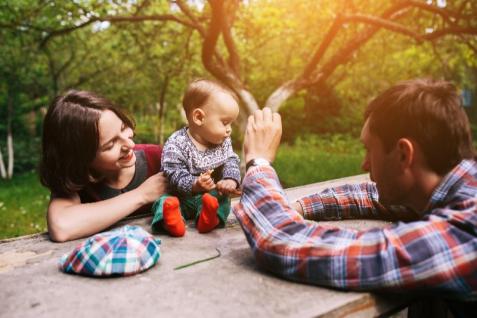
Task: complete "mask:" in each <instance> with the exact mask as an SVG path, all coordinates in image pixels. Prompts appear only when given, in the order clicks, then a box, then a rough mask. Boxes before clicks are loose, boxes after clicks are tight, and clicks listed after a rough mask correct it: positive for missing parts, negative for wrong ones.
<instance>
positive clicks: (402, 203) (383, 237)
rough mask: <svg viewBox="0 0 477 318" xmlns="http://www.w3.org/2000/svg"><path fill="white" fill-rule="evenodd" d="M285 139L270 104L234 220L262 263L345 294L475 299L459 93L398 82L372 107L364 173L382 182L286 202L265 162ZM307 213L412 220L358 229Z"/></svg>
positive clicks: (475, 208) (469, 154) (252, 141)
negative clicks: (392, 293) (422, 294)
mask: <svg viewBox="0 0 477 318" xmlns="http://www.w3.org/2000/svg"><path fill="white" fill-rule="evenodd" d="M280 137H281V119H280V116H279V115H278V114H275V113H273V114H272V112H271V111H270V109H267V108H265V109H263V111H257V112H255V114H254V115H252V116H250V118H249V121H248V126H247V131H246V136H245V144H244V150H245V160H246V162H247V173H246V176H245V178H244V180H243V189H242V197H241V200H240V203H239V204H238V205H236V206H235V207H234V213H235V215H236V217H237V219H238V220H239V222H240V224H241V225H242V228H243V231H244V233H245V235H246V237H247V240H248V242H249V244H250V246H251V248H252V251H253V254H254V256H255V259H256V261H257V263H258V264H259V265H260V266H261V267H262V268H264V269H266V270H268V271H270V272H273V273H275V274H276V275H279V276H282V277H284V278H287V279H290V280H294V281H299V282H305V283H311V284H317V285H322V286H330V287H335V288H341V289H350V290H367V291H378V290H379V291H416V292H426V293H427V292H428V293H430V294H431V295H440V296H452V297H459V298H461V299H469V298H472V297H474V296H476V295H477V163H476V162H475V161H474V149H473V146H472V138H471V133H470V127H469V123H468V119H467V117H466V115H465V112H464V111H463V109H462V107H461V106H460V98H459V96H458V94H457V92H456V89H455V88H454V86H452V85H451V84H449V83H447V82H444V81H432V80H412V81H407V82H402V83H399V84H398V85H396V86H394V87H391V88H389V89H388V90H387V91H385V92H384V93H383V94H381V95H380V96H378V97H377V98H376V99H374V100H373V101H372V102H371V103H370V104H369V105H368V107H367V109H366V112H365V123H364V126H363V129H362V132H361V140H362V142H363V144H364V147H365V148H366V156H365V159H364V161H363V165H362V167H363V169H364V170H365V171H368V172H369V173H370V177H371V180H372V181H374V183H364V184H358V185H345V186H341V187H337V188H334V189H328V190H325V191H323V192H322V193H319V194H314V195H311V196H307V197H305V198H302V199H300V200H298V202H295V203H293V204H292V205H290V204H289V203H288V200H287V198H286V196H285V194H284V192H283V189H282V188H281V186H280V183H279V180H278V177H277V175H276V174H275V171H274V170H273V168H272V167H271V166H270V165H269V163H270V162H272V161H273V159H274V157H275V154H276V151H277V148H278V146H279V143H280ZM297 211H298V212H297ZM302 215H303V216H302ZM304 218H305V219H312V220H316V221H319V220H328V219H333V220H336V219H344V218H383V219H392V220H396V221H399V220H406V221H408V222H406V223H404V222H396V223H393V224H392V225H390V226H387V227H385V228H382V229H370V230H363V231H359V230H354V229H344V228H343V229H342V228H336V227H331V226H324V225H320V224H319V223H317V222H305V221H304ZM465 306H467V304H466V305H465ZM472 306H473V305H472Z"/></svg>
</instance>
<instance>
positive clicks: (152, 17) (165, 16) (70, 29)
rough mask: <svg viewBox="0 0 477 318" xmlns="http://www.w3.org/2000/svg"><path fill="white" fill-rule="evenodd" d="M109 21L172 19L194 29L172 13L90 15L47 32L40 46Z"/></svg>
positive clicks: (136, 21) (193, 27)
mask: <svg viewBox="0 0 477 318" xmlns="http://www.w3.org/2000/svg"><path fill="white" fill-rule="evenodd" d="M106 21H108V22H111V23H121V22H133V23H138V22H144V21H173V22H177V23H179V24H182V25H184V26H186V27H189V28H192V29H196V26H195V25H194V24H192V23H190V22H188V21H185V20H183V19H181V18H179V17H177V16H175V15H172V14H162V15H161V14H156V15H143V16H104V17H92V18H90V19H89V20H87V21H85V22H83V23H81V24H79V25H76V26H72V27H68V28H64V29H60V30H54V31H51V32H49V34H48V35H47V36H46V37H45V38H44V39H43V41H42V42H41V44H40V46H41V47H43V46H44V45H46V43H47V42H48V41H49V40H51V39H52V38H53V37H56V36H60V35H64V34H67V33H70V32H73V31H75V30H78V29H81V28H84V27H86V26H88V25H90V24H92V23H94V22H106Z"/></svg>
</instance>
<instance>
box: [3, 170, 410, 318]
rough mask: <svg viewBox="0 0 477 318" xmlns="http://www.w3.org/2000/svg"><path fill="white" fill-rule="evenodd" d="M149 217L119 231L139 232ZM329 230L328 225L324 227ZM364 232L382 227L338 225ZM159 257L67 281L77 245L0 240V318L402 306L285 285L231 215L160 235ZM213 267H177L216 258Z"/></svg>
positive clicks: (350, 313)
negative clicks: (68, 256) (141, 265)
mask: <svg viewBox="0 0 477 318" xmlns="http://www.w3.org/2000/svg"><path fill="white" fill-rule="evenodd" d="M366 179H367V176H364V175H360V176H355V177H349V178H344V179H337V180H332V181H327V182H322V183H316V184H311V185H307V186H302V187H296V188H291V189H287V190H286V192H287V194H288V196H289V197H290V199H291V200H293V199H296V198H298V197H300V196H303V195H305V194H308V193H312V192H316V191H319V190H320V189H322V188H325V187H329V186H333V185H338V184H343V183H350V182H359V181H363V180H366ZM150 221H151V218H150V217H146V218H141V219H133V220H127V221H124V222H122V223H120V224H118V226H119V225H124V224H135V225H141V226H142V227H143V228H145V229H146V230H148V231H150ZM324 223H330V222H324ZM333 224H335V225H340V226H345V227H354V228H369V227H375V226H383V225H385V224H386V223H385V222H380V221H371V220H356V221H338V222H333ZM159 237H160V238H161V240H162V244H161V258H160V260H159V262H158V264H156V266H154V267H153V268H151V269H150V270H148V271H146V272H144V273H141V274H137V275H134V276H131V277H119V278H106V279H98V278H88V277H83V276H77V275H67V274H64V273H62V272H60V271H59V270H58V268H57V262H58V260H59V258H60V257H61V256H62V255H63V254H64V253H67V252H69V251H71V250H72V249H73V248H74V247H75V246H76V245H77V244H79V242H81V241H82V240H77V241H72V242H66V243H52V242H50V241H49V240H48V236H47V234H46V233H42V234H37V235H32V236H26V237H20V238H17V239H9V240H3V241H0V286H1V288H0V317H8V318H14V317H22V318H26V317H65V316H68V317H100V316H101V317H103V316H105V315H107V316H110V317H156V316H164V317H191V316H199V317H372V316H377V315H383V314H388V313H391V312H395V311H397V310H400V309H402V308H404V307H406V306H407V305H408V304H409V300H408V299H406V298H403V297H396V296H395V295H394V296H392V295H387V294H383V295H378V294H372V293H356V292H344V291H337V290H332V289H328V288H322V287H317V286H312V285H305V284H299V283H295V282H290V281H287V280H284V279H281V278H278V277H275V276H273V275H270V274H269V273H267V272H264V271H262V270H260V269H259V268H258V267H257V266H256V264H255V261H254V259H253V257H252V253H251V250H250V248H249V246H248V244H247V242H246V239H245V236H244V234H243V232H242V229H241V228H240V225H239V224H238V222H237V220H236V219H235V217H234V215H233V213H231V215H230V216H229V220H228V222H227V226H226V227H225V228H224V229H219V230H215V231H213V232H211V233H208V234H199V233H198V232H197V231H196V230H195V228H193V227H192V225H190V226H189V227H188V228H187V233H186V235H185V236H184V237H182V238H172V237H169V236H166V235H160V236H159ZM216 249H219V250H220V252H221V256H220V257H218V258H215V259H213V260H210V261H207V262H202V263H198V264H195V265H193V266H189V267H185V268H182V269H178V270H175V268H176V267H178V266H181V265H184V264H188V263H191V262H194V261H196V260H200V259H204V258H207V257H210V256H214V255H216V253H217V252H216Z"/></svg>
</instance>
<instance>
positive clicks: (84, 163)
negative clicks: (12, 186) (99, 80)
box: [40, 90, 135, 197]
mask: <svg viewBox="0 0 477 318" xmlns="http://www.w3.org/2000/svg"><path fill="white" fill-rule="evenodd" d="M104 110H110V111H112V112H114V113H115V114H116V115H117V116H118V117H119V118H120V119H121V120H122V121H123V122H124V123H125V124H126V125H127V126H128V127H131V128H133V129H134V125H135V124H134V122H133V121H132V120H131V119H130V118H129V117H128V116H126V115H125V114H124V113H123V112H121V111H120V110H119V109H118V108H117V107H116V106H115V105H113V103H112V102H110V101H109V100H107V99H106V98H103V97H100V96H98V95H96V94H94V93H91V92H87V91H77V90H70V91H68V92H67V93H66V94H65V95H63V96H58V97H56V98H55V99H54V101H53V102H52V103H51V105H50V107H49V108H48V111H47V113H46V116H45V119H44V122H43V137H42V158H41V162H40V180H41V183H42V184H43V185H44V186H45V187H47V188H49V189H50V190H51V192H52V193H54V194H55V195H58V196H61V197H69V196H71V195H73V194H74V193H76V192H78V191H79V190H81V189H82V188H84V186H85V185H87V184H88V183H89V182H90V181H91V171H90V165H91V163H92V162H93V160H94V158H95V157H96V153H97V150H98V147H99V131H98V122H99V118H100V117H101V113H102V112H103V111H104Z"/></svg>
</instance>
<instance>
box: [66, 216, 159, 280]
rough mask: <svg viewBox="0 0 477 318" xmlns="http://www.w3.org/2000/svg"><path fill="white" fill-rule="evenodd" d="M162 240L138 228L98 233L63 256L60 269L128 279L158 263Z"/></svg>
mask: <svg viewBox="0 0 477 318" xmlns="http://www.w3.org/2000/svg"><path fill="white" fill-rule="evenodd" d="M160 243H161V240H160V239H157V240H155V239H154V237H153V236H152V235H151V234H149V233H148V232H146V231H145V230H144V229H142V228H141V227H139V226H130V225H126V226H124V227H121V228H118V229H115V230H113V231H108V232H103V233H99V234H96V235H94V236H92V237H90V238H89V239H87V240H86V241H84V242H83V243H81V244H80V245H78V246H77V247H76V248H75V249H74V250H73V251H72V252H71V253H67V254H65V255H63V257H61V259H60V261H59V264H58V266H59V269H60V270H62V271H64V272H65V273H72V274H80V275H85V276H129V275H134V274H136V273H139V272H142V271H145V270H146V269H148V268H150V267H152V266H154V265H155V264H156V263H157V261H158V260H159V256H160V253H159V246H158V244H160Z"/></svg>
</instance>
